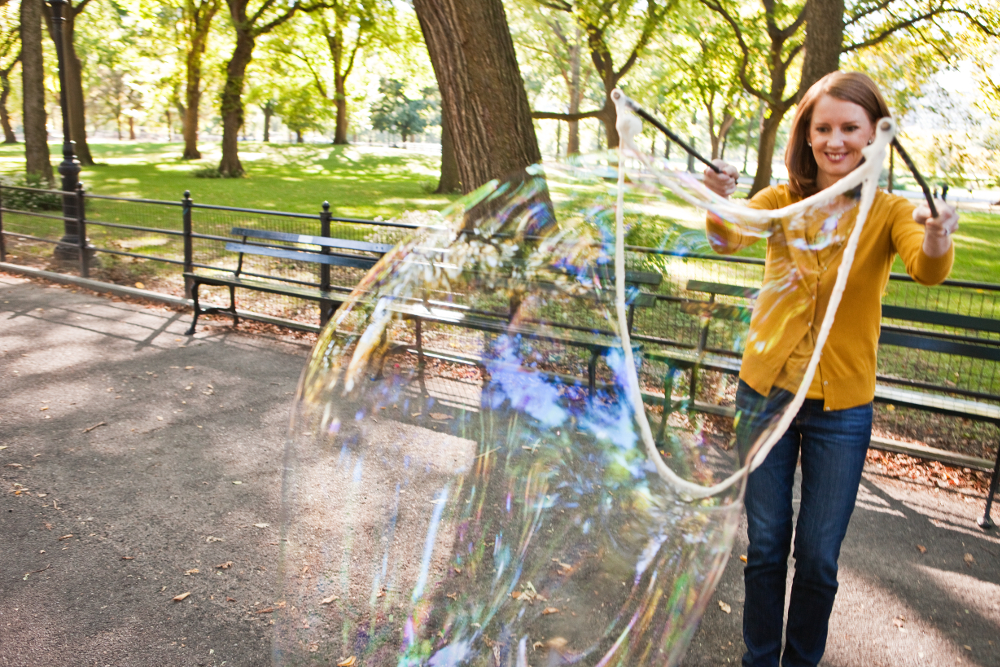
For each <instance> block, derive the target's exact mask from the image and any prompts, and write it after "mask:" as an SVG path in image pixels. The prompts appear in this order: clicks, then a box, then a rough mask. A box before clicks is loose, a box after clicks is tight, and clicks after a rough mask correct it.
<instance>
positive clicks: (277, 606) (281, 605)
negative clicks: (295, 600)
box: [274, 600, 285, 609]
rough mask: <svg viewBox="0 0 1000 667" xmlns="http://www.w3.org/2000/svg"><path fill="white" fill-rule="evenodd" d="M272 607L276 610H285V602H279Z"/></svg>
mask: <svg viewBox="0 0 1000 667" xmlns="http://www.w3.org/2000/svg"><path fill="white" fill-rule="evenodd" d="M274 606H275V608H276V609H284V608H285V601H284V600H282V601H281V602H279V603H278V604H276V605H274Z"/></svg>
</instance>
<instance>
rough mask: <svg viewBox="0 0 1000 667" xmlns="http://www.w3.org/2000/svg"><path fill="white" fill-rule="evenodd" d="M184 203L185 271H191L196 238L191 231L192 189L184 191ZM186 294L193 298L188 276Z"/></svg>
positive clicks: (185, 285) (185, 280)
mask: <svg viewBox="0 0 1000 667" xmlns="http://www.w3.org/2000/svg"><path fill="white" fill-rule="evenodd" d="M181 203H182V204H183V205H184V206H183V208H182V211H183V218H184V273H191V272H192V271H194V243H193V241H194V239H192V238H191V233H192V229H193V225H192V224H191V208H192V205H193V202H192V201H191V191H190V190H185V191H184V199H182V200H181ZM184 296H185V297H186V298H188V299H190V298H191V279H190V278H188V277H187V276H185V277H184Z"/></svg>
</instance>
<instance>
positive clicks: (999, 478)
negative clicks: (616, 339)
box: [646, 280, 1000, 528]
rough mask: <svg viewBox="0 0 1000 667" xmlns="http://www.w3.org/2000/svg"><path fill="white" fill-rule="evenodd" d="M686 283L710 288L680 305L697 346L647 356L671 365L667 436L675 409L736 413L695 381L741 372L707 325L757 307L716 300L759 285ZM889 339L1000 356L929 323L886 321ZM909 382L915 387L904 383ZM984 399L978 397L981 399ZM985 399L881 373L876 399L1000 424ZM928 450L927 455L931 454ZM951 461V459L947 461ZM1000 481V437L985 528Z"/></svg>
mask: <svg viewBox="0 0 1000 667" xmlns="http://www.w3.org/2000/svg"><path fill="white" fill-rule="evenodd" d="M687 289H688V290H689V291H694V292H704V293H707V294H709V295H710V296H709V300H708V301H703V302H699V301H695V302H691V301H688V302H682V303H681V306H680V307H681V310H683V311H684V312H687V313H689V314H692V315H698V316H699V317H701V320H702V322H701V331H700V334H699V338H698V343H697V345H696V347H695V348H694V349H692V350H681V351H664V352H656V353H648V354H646V358H647V359H652V360H655V361H661V362H663V363H666V364H667V365H668V366H669V367H670V370H669V371H668V372H667V374H666V377H665V379H664V398H663V409H664V419H663V421H662V422H661V426H660V433H659V436H658V439H659V440H662V438H663V432H664V428H665V425H666V417H667V416H668V415H669V413H670V412H672V411H673V410H676V409H678V408H679V407H688V408H690V409H694V410H698V411H702V412H708V413H714V414H723V415H731V414H732V409H731V408H723V407H721V406H715V405H711V404H702V403H695V402H694V396H695V392H696V387H697V385H696V382H697V375H696V372H697V371H698V370H710V371H720V372H723V373H728V374H732V375H738V374H739V372H740V365H741V360H740V358H739V357H738V356H737V355H736V354H735V353H730V354H726V353H724V352H723V351H720V350H710V349H708V348H707V340H708V325H709V321H710V320H711V319H713V318H714V319H727V320H741V321H749V316H750V313H751V312H752V308H751V307H749V306H735V305H729V304H719V303H716V302H715V298H716V296H717V295H726V296H734V297H740V298H744V299H747V300H748V301H750V302H752V301H753V300H755V299H756V298H757V295H758V293H759V290H756V289H752V288H746V287H740V286H735V285H724V284H720V283H709V282H702V281H695V280H692V281H690V282H688V284H687ZM882 318H883V319H889V320H898V321H904V322H912V323H914V324H930V325H941V326H947V327H952V328H959V329H966V330H969V331H983V332H988V333H1000V321H998V320H992V319H988V318H983V317H971V316H968V315H954V314H951V313H942V312H937V311H928V310H921V309H918V308H907V307H902V306H883V307H882ZM882 345H890V346H896V347H904V348H910V349H917V350H926V351H928V352H939V353H943V354H950V355H954V356H959V357H967V358H972V359H983V360H987V361H995V362H1000V341H991V340H987V339H983V338H976V337H973V336H958V335H954V334H947V333H942V332H936V331H932V330H928V329H916V328H910V327H901V326H897V325H888V324H884V325H882V330H881V334H880V336H879V346H882ZM676 370H685V371H689V372H690V394H689V398H688V399H686V400H682V401H678V402H675V401H673V398H672V391H673V378H674V372H675V371H676ZM899 385H902V386H903V387H910V388H903V387H901V386H899ZM955 394H959V395H962V394H964V395H965V396H967V397H968V398H959V397H956V396H955ZM976 399H979V400H976ZM986 400H995V401H1000V396H990V395H984V394H978V393H974V392H963V391H962V390H959V389H955V388H952V387H942V386H938V385H933V384H929V383H920V382H915V381H912V380H905V379H901V378H893V377H886V376H882V375H879V376H878V377H877V384H876V385H875V401H877V402H879V403H886V404H892V405H896V406H900V407H906V408H912V409H916V410H925V411H928V412H935V413H938V414H944V415H949V416H953V417H962V418H966V419H974V420H977V421H984V422H988V423H991V424H993V425H994V426H996V427H997V428H998V429H1000V406H998V405H995V404H993V403H988V402H985V401H986ZM905 453H908V454H912V455H914V456H920V454H919V453H915V452H910V451H907V452H905ZM931 455H932V454H931V453H928V454H927V455H925V458H927V457H928V456H931ZM946 462H947V461H946ZM998 482H1000V443H998V447H997V455H996V459H995V461H994V464H993V473H992V477H991V478H990V488H989V494H988V495H987V497H986V506H985V509H984V512H983V516H982V517H981V518H980V519H979V521H978V524H979V526H980V527H982V528H991V527H993V525H994V524H993V521H992V520H991V519H990V511H991V508H992V506H993V497H994V495H995V494H996V491H997V486H998Z"/></svg>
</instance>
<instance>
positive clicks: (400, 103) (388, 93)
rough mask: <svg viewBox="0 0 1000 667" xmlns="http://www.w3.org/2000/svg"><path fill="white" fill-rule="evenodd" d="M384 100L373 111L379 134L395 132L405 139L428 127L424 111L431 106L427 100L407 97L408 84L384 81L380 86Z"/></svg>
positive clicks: (393, 80)
mask: <svg viewBox="0 0 1000 667" xmlns="http://www.w3.org/2000/svg"><path fill="white" fill-rule="evenodd" d="M379 93H381V95H382V98H381V99H380V100H379V101H378V103H376V104H375V106H374V107H373V109H372V127H373V128H375V129H376V130H378V131H379V132H394V133H396V134H398V135H400V136H401V137H402V138H403V143H404V144H405V143H406V140H407V139H408V138H409V137H412V136H413V135H415V134H419V133H420V132H423V130H424V128H425V127H426V126H427V119H426V118H425V117H424V111H425V110H427V109H428V107H429V106H430V105H429V104H428V102H427V100H424V99H410V98H409V97H407V96H406V84H405V83H404V82H403V81H399V80H397V79H382V83H381V84H380V85H379Z"/></svg>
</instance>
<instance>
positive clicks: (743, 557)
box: [740, 554, 747, 563]
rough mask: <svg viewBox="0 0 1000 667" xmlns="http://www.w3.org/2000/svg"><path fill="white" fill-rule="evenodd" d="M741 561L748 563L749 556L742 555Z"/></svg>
mask: <svg viewBox="0 0 1000 667" xmlns="http://www.w3.org/2000/svg"><path fill="white" fill-rule="evenodd" d="M740 560H741V561H743V562H744V563H745V562H747V555H746V554H740Z"/></svg>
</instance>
